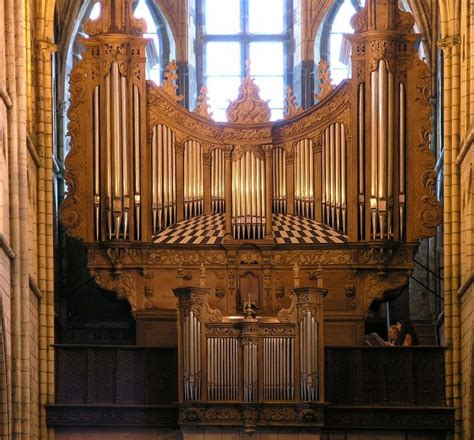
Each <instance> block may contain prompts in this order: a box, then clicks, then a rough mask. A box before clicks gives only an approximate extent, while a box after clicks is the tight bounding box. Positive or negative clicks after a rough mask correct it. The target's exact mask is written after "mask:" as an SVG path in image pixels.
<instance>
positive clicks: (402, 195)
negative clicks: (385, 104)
mask: <svg viewBox="0 0 474 440" xmlns="http://www.w3.org/2000/svg"><path fill="white" fill-rule="evenodd" d="M399 95H400V96H399V99H400V114H399V119H400V121H399V130H400V132H399V142H400V146H399V195H398V204H399V210H400V213H399V215H400V229H399V233H400V240H403V239H404V237H405V203H406V189H405V142H406V127H405V123H406V122H405V114H406V104H405V86H404V85H403V84H400V86H399Z"/></svg>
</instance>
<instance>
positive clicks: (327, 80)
mask: <svg viewBox="0 0 474 440" xmlns="http://www.w3.org/2000/svg"><path fill="white" fill-rule="evenodd" d="M319 82H320V84H319V93H315V94H314V97H315V98H316V99H317V100H318V101H322V100H323V99H324V98H326V96H328V95H329V94H330V93H331V92H332V91H333V90H334V86H333V84H332V79H331V71H330V70H329V64H328V63H327V61H326V60H324V59H323V58H321V60H320V61H319Z"/></svg>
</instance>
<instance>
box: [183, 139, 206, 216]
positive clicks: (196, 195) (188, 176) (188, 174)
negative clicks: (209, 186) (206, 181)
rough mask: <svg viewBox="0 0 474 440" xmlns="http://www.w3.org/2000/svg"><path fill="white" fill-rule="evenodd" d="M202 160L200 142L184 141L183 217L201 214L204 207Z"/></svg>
mask: <svg viewBox="0 0 474 440" xmlns="http://www.w3.org/2000/svg"><path fill="white" fill-rule="evenodd" d="M202 177H203V161H202V148H201V144H199V143H198V142H196V141H189V142H186V144H185V147H184V217H185V218H186V219H188V218H191V217H196V216H198V215H202V213H203V209H204V191H203V183H202Z"/></svg>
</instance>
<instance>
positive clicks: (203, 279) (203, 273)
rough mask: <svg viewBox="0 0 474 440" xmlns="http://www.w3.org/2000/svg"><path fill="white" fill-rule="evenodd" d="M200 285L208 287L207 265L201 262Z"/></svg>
mask: <svg viewBox="0 0 474 440" xmlns="http://www.w3.org/2000/svg"><path fill="white" fill-rule="evenodd" d="M199 287H206V266H205V265H204V263H201V267H200V268H199Z"/></svg>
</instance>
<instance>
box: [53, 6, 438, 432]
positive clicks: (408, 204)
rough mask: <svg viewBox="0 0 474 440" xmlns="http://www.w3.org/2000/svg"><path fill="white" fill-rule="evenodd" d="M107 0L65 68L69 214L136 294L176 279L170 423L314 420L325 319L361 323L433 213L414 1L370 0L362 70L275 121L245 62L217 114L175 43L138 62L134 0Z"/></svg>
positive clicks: (349, 334) (76, 233)
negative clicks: (193, 96) (172, 52)
mask: <svg viewBox="0 0 474 440" xmlns="http://www.w3.org/2000/svg"><path fill="white" fill-rule="evenodd" d="M102 6H103V8H102V16H101V17H99V18H98V19H97V20H96V21H92V22H89V23H87V24H86V25H85V30H86V32H87V33H88V34H89V38H84V39H83V40H82V41H81V43H82V45H83V47H84V48H85V52H84V57H83V59H82V60H81V61H80V62H78V63H77V64H76V65H75V67H74V69H73V71H72V73H71V80H70V81H71V84H70V89H71V93H70V96H71V105H70V108H69V112H68V117H69V126H68V129H69V133H70V136H71V145H72V147H71V153H70V154H69V155H68V157H67V158H66V167H67V171H66V176H65V177H66V180H67V182H68V194H67V198H66V200H65V201H64V202H63V204H62V206H61V209H60V221H61V222H62V223H63V224H64V226H65V227H66V229H67V232H68V234H69V235H71V236H73V237H77V238H80V239H81V240H82V241H83V242H84V244H85V246H86V248H87V250H88V266H89V269H90V273H91V274H92V276H93V277H94V279H95V281H96V282H97V283H98V284H99V285H100V286H101V287H103V288H105V289H108V290H112V291H115V292H116V293H117V295H118V296H119V297H120V298H126V299H127V300H128V301H129V302H130V304H131V308H132V311H133V312H139V311H145V314H147V316H148V315H152V314H153V313H155V312H156V311H157V310H158V311H160V310H170V309H174V308H175V303H176V298H175V296H174V294H173V291H172V289H173V288H174V287H177V288H176V289H175V290H174V292H175V294H176V296H177V297H178V317H179V319H178V321H179V323H178V324H179V325H178V333H179V335H178V336H179V337H178V339H179V354H180V356H179V378H180V380H179V383H180V402H179V405H180V423H181V424H184V425H186V424H188V425H192V424H194V423H198V424H204V425H205V424H215V423H217V422H215V420H221V421H222V420H224V419H225V420H226V423H228V424H229V425H231V424H233V425H239V426H240V425H242V424H244V425H245V427H246V429H248V430H249V431H251V430H252V429H254V428H255V427H256V426H264V425H265V426H267V425H271V424H277V425H279V426H287V425H288V424H289V425H291V426H298V427H299V426H311V427H312V428H314V427H320V426H322V425H323V423H324V420H323V419H324V415H323V413H324V411H323V407H324V405H325V402H324V383H323V380H322V378H323V377H324V375H323V369H324V356H323V355H324V351H323V348H324V344H325V342H326V341H325V337H324V334H326V335H327V337H328V339H329V340H331V339H330V338H332V337H334V339H333V341H336V342H337V343H339V342H338V341H339V340H337V339H336V338H335V336H334V334H339V335H342V336H340V337H341V338H342V339H344V341H347V340H348V339H350V338H352V339H351V341H352V343H353V344H356V343H361V342H362V338H363V331H364V316H366V314H367V313H368V310H369V308H370V305H371V304H372V303H373V301H375V300H377V301H379V302H381V301H386V300H388V299H390V298H389V295H390V292H392V293H393V292H394V291H396V290H397V289H398V288H401V287H402V286H403V285H404V284H405V283H406V282H407V277H408V274H409V272H410V271H411V270H412V268H413V263H412V261H411V256H412V255H413V253H414V251H415V250H416V248H417V245H418V242H419V240H421V239H422V238H425V237H429V236H432V235H433V234H434V233H435V231H436V227H437V225H438V223H439V222H440V220H441V209H440V206H439V204H438V202H437V200H436V198H435V193H434V181H435V178H434V171H433V168H434V158H433V155H432V153H431V151H430V148H429V140H430V136H429V133H430V127H431V122H430V117H431V105H430V102H429V93H430V80H431V75H430V72H429V69H428V67H427V66H426V65H425V64H424V62H423V61H421V60H420V59H418V56H417V54H416V53H415V47H416V46H415V43H416V40H417V38H418V36H417V35H416V34H413V33H412V32H411V31H412V28H413V18H412V17H411V15H410V14H408V13H406V12H403V11H401V10H399V8H398V6H397V2H396V1H395V0H390V1H384V2H381V1H376V0H367V2H366V6H365V7H364V8H362V9H361V11H360V12H358V14H356V16H355V17H354V18H353V20H352V24H353V27H354V29H355V33H354V35H348V36H347V38H348V39H349V41H350V44H351V47H352V72H353V74H354V76H353V78H351V79H349V80H346V81H343V82H342V83H341V84H340V85H339V86H338V87H336V88H335V89H334V90H332V91H331V92H330V93H328V95H327V96H325V97H324V99H322V100H321V101H320V102H319V103H318V104H317V105H315V106H313V107H310V108H307V109H305V110H301V109H299V108H297V107H295V103H294V99H289V100H287V101H288V106H289V107H291V106H293V107H294V108H289V109H288V111H287V112H285V114H286V115H287V117H286V118H285V119H283V120H279V121H270V109H269V107H268V103H267V102H266V101H264V100H262V99H261V98H260V96H259V89H258V87H257V85H256V84H255V82H254V80H253V79H252V78H251V76H250V73H249V72H247V75H246V77H245V78H244V79H243V81H242V83H241V85H240V87H239V93H238V97H237V98H236V99H235V100H234V101H232V102H231V103H230V104H229V107H228V109H227V112H226V114H227V119H228V121H227V122H225V123H221V122H215V121H213V120H212V119H211V117H210V113H209V112H207V111H205V110H202V108H201V111H200V112H190V111H188V110H187V109H186V108H184V107H183V106H181V105H179V101H181V100H182V96H179V95H178V94H177V91H176V90H177V82H179V75H178V74H177V73H176V63H174V62H172V63H170V65H169V66H168V68H167V71H166V72H165V80H164V81H163V83H162V84H161V85H157V84H155V83H153V82H151V81H146V79H145V71H146V64H145V63H146V44H147V40H146V39H145V38H143V34H144V23H143V22H142V21H140V20H137V19H135V18H134V17H133V13H132V1H131V0H115V1H114V2H111V1H110V0H102ZM112 8H114V11H113V12H114V13H112V10H111V9H112ZM323 80H324V79H323ZM326 89H327V90H330V89H331V87H326ZM290 95H291V94H290ZM293 98H294V97H293ZM206 99H207V98H206V97H205V96H203V97H201V98H200V102H201V103H206V102H207V101H206ZM206 105H207V104H206ZM201 107H202V106H201ZM323 267H324V271H325V273H327V275H326V276H325V279H327V280H328V283H329V287H328V290H329V291H330V295H328V296H327V297H326V298H325V299H324V301H325V302H329V303H330V305H331V307H329V308H328V309H327V313H331V314H332V315H331V316H330V318H328V320H327V321H326V322H325V321H324V320H323V314H322V310H323V307H322V306H323V297H324V293H325V292H323V290H322V289H321V288H320V287H322V285H321V283H320V282H321V281H322V279H321V277H320V276H318V275H317V274H318V273H319V271H322V270H323ZM246 277H248V279H251V280H252V283H244V282H241V280H243V279H245V278H246ZM196 285H199V286H200V288H194V287H192V286H196ZM300 286H301V288H299V287H300ZM316 286H318V288H317V287H316ZM247 296H248V297H249V298H252V299H255V298H257V297H258V300H255V304H253V306H252V305H251V304H249V306H248V307H247V308H246V310H242V306H241V299H243V298H246V297H247ZM248 303H250V300H249V301H248ZM156 313H158V312H156ZM157 319H158V318H157ZM327 326H329V327H331V328H332V329H336V330H334V332H333V331H326V332H325V331H324V328H325V327H327ZM337 332H339V333H337ZM282 408H283V409H284V411H283V409H282ZM211 410H212V411H214V412H215V414H218V415H219V417H222V418H223V419H219V418H218V417H217V416H216V417H217V418H216V417H214V418H213V417H211V415H212V414H211V413H212V411H211ZM209 411H210V412H209ZM209 414H211V415H209ZM213 414H214V413H213ZM282 414H283V415H282ZM196 421H197V422H196Z"/></svg>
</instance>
